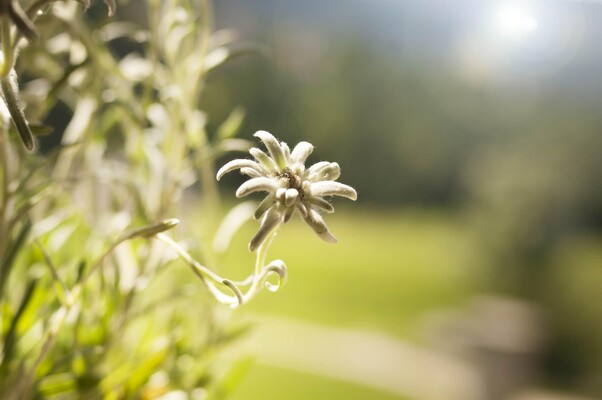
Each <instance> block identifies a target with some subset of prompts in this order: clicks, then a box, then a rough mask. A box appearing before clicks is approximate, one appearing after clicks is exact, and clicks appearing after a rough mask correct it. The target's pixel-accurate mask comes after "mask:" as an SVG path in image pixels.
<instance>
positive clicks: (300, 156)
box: [291, 142, 314, 164]
mask: <svg viewBox="0 0 602 400" xmlns="http://www.w3.org/2000/svg"><path fill="white" fill-rule="evenodd" d="M312 151H314V146H313V145H312V144H311V143H308V142H299V143H297V145H296V146H295V148H294V149H293V152H292V153H291V162H293V163H295V162H298V163H301V164H304V163H305V160H307V157H309V155H310V154H311V153H312Z"/></svg>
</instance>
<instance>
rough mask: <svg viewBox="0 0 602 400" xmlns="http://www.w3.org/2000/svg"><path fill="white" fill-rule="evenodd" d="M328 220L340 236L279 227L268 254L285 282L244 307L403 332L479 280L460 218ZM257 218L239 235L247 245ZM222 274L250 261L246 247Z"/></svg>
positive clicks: (368, 215) (367, 215)
mask: <svg viewBox="0 0 602 400" xmlns="http://www.w3.org/2000/svg"><path fill="white" fill-rule="evenodd" d="M327 217H328V223H329V226H330V228H331V230H332V231H333V232H334V233H335V235H337V237H338V239H339V243H338V244H337V245H330V244H327V243H323V242H321V241H320V239H318V238H317V237H316V236H315V235H314V233H313V232H312V231H311V229H309V228H308V227H306V226H305V225H304V224H303V223H301V222H299V221H294V222H292V223H290V224H287V225H286V226H284V227H283V228H282V230H281V232H280V233H279V235H278V236H277V237H276V239H275V243H274V245H273V247H272V249H271V251H270V254H269V259H270V260H271V259H275V258H282V259H283V260H285V262H286V264H287V266H288V271H289V281H288V283H287V285H285V286H284V287H283V288H282V289H281V291H280V292H278V293H276V294H271V293H269V292H265V293H262V294H261V295H260V296H259V297H258V298H257V299H256V300H255V301H254V302H253V303H252V304H250V305H249V306H248V308H247V310H250V311H253V312H258V313H267V314H272V315H276V316H285V317H287V318H299V319H302V320H307V321H310V322H315V323H321V324H326V325H334V326H337V327H348V328H369V329H374V330H379V331H383V332H387V333H389V334H392V335H395V336H399V337H407V336H408V335H410V334H411V333H412V331H413V328H414V326H413V324H414V322H415V321H416V319H417V318H420V317H421V316H422V315H423V314H424V313H425V312H428V311H430V310H433V309H435V308H439V307H450V306H453V305H455V304H458V303H460V302H462V301H463V299H465V298H466V296H467V295H469V294H470V293H472V292H473V291H474V289H475V286H477V283H478V281H479V279H480V272H479V261H478V260H479V258H478V256H479V255H478V252H477V249H475V248H474V246H473V242H472V241H471V238H470V232H469V231H468V229H466V228H464V226H463V225H462V223H461V222H459V221H457V220H455V219H453V218H450V217H448V216H444V215H442V214H439V213H437V212H426V211H416V212H405V213H402V212H398V213H380V212H363V213H362V212H359V213H358V212H353V213H350V212H341V213H338V214H334V215H329V216H327ZM255 228H256V225H252V226H248V227H247V228H246V229H244V230H243V231H242V232H240V234H238V235H237V236H236V240H235V243H234V244H233V248H245V247H246V241H247V240H248V238H249V237H250V236H251V235H252V233H253V229H255ZM224 261H225V262H224V264H225V266H226V269H225V270H226V271H227V272H226V275H229V274H234V275H237V276H242V274H244V273H245V271H246V273H248V272H249V271H250V269H251V268H252V262H253V257H252V255H250V254H248V252H246V251H240V252H231V253H230V254H229V255H228V256H227V257H226V258H225V260H224Z"/></svg>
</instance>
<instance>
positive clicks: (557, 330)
mask: <svg viewBox="0 0 602 400" xmlns="http://www.w3.org/2000/svg"><path fill="white" fill-rule="evenodd" d="M259 3H260V5H256V7H253V6H248V5H242V4H240V3H239V2H236V1H231V2H229V3H228V4H225V5H223V11H224V14H228V16H229V17H230V18H231V19H234V20H236V17H237V16H238V15H239V14H237V10H238V12H239V13H240V15H243V14H244V15H245V16H247V17H248V16H249V15H252V16H253V18H255V19H253V21H255V22H254V23H250V24H249V26H250V27H248V29H249V31H250V32H252V33H253V35H255V37H257V38H258V40H259V41H261V42H264V43H266V44H268V45H269V46H270V48H271V52H269V53H268V54H267V56H266V57H252V58H247V59H245V60H241V61H239V62H238V63H232V64H230V65H229V66H228V67H227V68H224V69H222V70H221V71H219V73H217V74H215V75H213V76H212V77H211V79H209V81H208V87H207V93H208V98H210V99H211V101H206V104H205V105H206V107H207V109H208V110H211V112H212V113H213V114H215V115H220V113H221V115H225V114H224V111H222V110H223V109H224V106H225V105H227V104H232V103H234V104H241V105H242V106H244V107H245V108H246V109H247V111H248V118H247V120H246V121H245V125H244V126H245V127H249V129H250V130H252V129H255V128H258V127H262V129H268V130H274V131H278V132H282V138H283V139H284V140H287V141H290V142H294V141H295V140H298V139H299V138H300V137H303V138H307V139H308V140H310V141H311V142H312V143H314V144H315V145H316V154H317V156H318V157H324V155H325V154H328V156H329V157H333V158H336V159H337V160H338V161H340V163H341V165H343V167H344V168H343V176H344V177H345V179H346V180H347V181H348V182H349V183H350V184H352V185H353V186H354V187H355V188H357V189H358V193H359V198H360V202H362V203H364V204H365V205H368V204H370V206H372V207H378V208H381V207H384V208H385V209H396V208H399V207H412V208H415V207H418V208H424V207H427V208H430V207H435V208H437V209H438V210H443V211H442V212H443V214H450V215H455V216H461V219H462V221H463V223H464V224H466V225H467V226H469V227H470V229H471V230H472V231H473V232H474V235H473V237H472V238H471V239H470V242H469V245H468V246H473V247H476V248H479V253H480V254H481V256H480V257H481V268H482V269H483V272H482V276H486V277H488V278H487V280H485V281H483V282H482V283H483V285H484V286H483V287H484V289H487V290H492V291H495V292H502V293H507V294H511V295H515V296H519V297H522V298H526V299H529V300H532V301H535V302H537V303H539V304H540V305H542V306H543V308H544V309H545V310H547V311H549V313H550V315H549V316H548V317H549V319H550V321H551V322H552V325H551V326H552V328H553V329H552V331H551V332H550V334H551V337H552V338H551V341H550V343H549V350H548V353H547V355H548V358H547V359H546V362H545V371H546V374H547V375H546V376H547V377H548V381H549V384H550V385H551V386H562V387H565V388H569V389H571V388H573V389H576V390H580V391H582V392H584V393H589V394H591V395H594V396H600V395H602V392H601V389H600V387H599V385H596V384H595V382H596V379H597V378H596V377H598V378H599V376H600V375H599V371H600V367H599V365H598V364H599V363H598V362H597V361H595V360H600V359H602V353H601V352H600V349H599V339H598V338H599V334H598V332H599V329H600V327H602V318H601V317H600V313H599V312H598V311H599V310H597V305H596V303H597V302H596V301H595V300H593V298H592V297H591V296H592V294H593V293H597V292H598V291H599V290H602V286H601V283H600V282H599V280H598V279H597V278H596V273H597V272H596V271H598V272H599V271H600V268H601V266H602V264H601V263H600V258H599V256H596V255H592V256H591V257H590V256H588V255H587V254H590V253H591V252H592V249H594V248H595V247H596V245H595V244H594V245H592V246H591V247H589V249H586V248H585V247H578V248H574V247H573V245H572V243H573V242H574V240H576V239H575V238H581V237H586V238H594V239H593V241H594V243H598V242H599V239H596V238H598V237H600V235H602V180H601V179H600V149H601V148H602V135H601V134H600V129H601V127H602V119H601V118H600V114H599V112H598V108H599V107H598V105H599V102H600V100H601V99H602V97H601V96H600V93H596V92H595V88H598V87H599V86H598V82H599V81H600V79H599V77H600V64H599V59H597V58H596V56H597V55H598V53H597V52H596V51H594V50H593V48H594V47H596V43H597V40H598V37H599V35H598V34H597V32H598V31H597V29H598V28H597V27H598V26H599V24H598V22H599V18H600V17H601V16H602V13H601V8H600V6H599V5H595V4H587V5H585V4H583V5H582V4H576V3H574V2H571V3H570V4H568V3H567V4H564V3H562V4H560V2H559V3H558V4H556V3H554V4H553V5H551V4H550V3H549V2H548V3H546V2H539V3H538V5H540V6H541V10H540V11H541V13H542V15H545V16H547V17H550V21H547V22H549V23H550V24H552V22H554V21H553V13H554V12H556V13H559V14H561V15H563V16H565V17H566V18H564V19H562V21H564V22H562V21H561V22H559V21H560V20H558V21H555V22H559V24H560V25H559V26H561V27H562V26H568V25H569V24H570V23H574V24H575V26H576V27H578V28H579V33H580V34H582V35H583V37H580V38H581V40H582V41H581V42H579V43H580V44H581V46H582V47H579V48H578V49H577V50H574V52H573V53H570V55H568V53H562V52H560V50H559V51H558V54H563V55H564V57H567V59H563V60H562V63H564V64H562V65H566V68H564V69H563V68H558V67H557V65H553V61H554V60H549V63H548V64H550V65H547V66H546V68H547V69H546V71H552V72H546V73H541V74H540V75H537V72H536V71H535V72H534V71H531V70H530V69H529V68H530V67H532V65H528V63H527V62H525V63H524V64H520V63H518V62H517V64H518V66H516V67H515V69H511V68H510V69H509V70H508V71H505V75H504V73H497V72H494V73H492V74H491V76H487V75H486V74H485V75H484V77H483V76H481V75H479V72H480V71H479V70H477V71H474V72H473V71H471V70H468V71H463V70H462V69H461V68H459V67H458V65H457V64H456V63H455V61H456V60H455V59H454V58H453V55H452V51H458V48H453V49H448V48H445V47H444V46H445V45H443V44H442V43H448V42H450V43H452V42H453V40H451V39H450V40H449V41H448V42H447V41H445V40H443V39H442V36H443V35H445V34H449V35H452V36H453V35H454V34H458V32H464V31H469V30H470V29H469V27H466V26H461V22H466V21H464V20H462V19H461V17H459V15H463V14H462V13H464V11H463V10H468V9H472V7H473V6H474V5H475V3H474V2H468V1H467V2H463V1H461V2H456V3H454V5H451V3H450V5H449V6H447V5H445V4H441V3H440V2H430V1H425V2H422V3H421V4H420V5H418V4H417V3H414V2H400V3H403V4H400V5H399V6H398V7H397V8H396V6H393V5H392V4H390V3H386V4H385V2H383V3H382V4H381V3H378V4H374V5H373V6H366V7H364V6H363V5H361V4H360V3H359V2H349V4H348V7H347V8H346V9H345V10H338V11H336V12H335V13H334V14H333V13H332V12H331V11H332V9H331V8H329V7H330V6H329V5H328V4H330V3H328V4H315V3H311V4H307V7H306V8H304V9H303V10H301V9H299V8H296V7H295V6H294V5H293V3H292V2H285V4H286V5H281V6H280V7H277V10H278V11H272V13H271V14H270V13H268V12H266V9H265V7H267V6H266V2H259ZM409 3H411V5H408V4H409ZM331 6H332V4H331ZM262 7H263V8H262ZM448 7H451V8H453V7H455V8H454V13H445V10H448ZM475 7H476V6H475ZM478 7H486V6H483V5H479V6H478ZM478 7H477V8H478ZM370 8H372V10H370V12H368V9H370ZM389 9H390V10H391V11H390V12H391V13H392V15H391V16H388V15H385V14H386V12H387V11H385V10H389ZM400 9H403V10H404V11H406V12H407V14H403V13H401V12H399V13H398V14H394V13H395V12H397V11H399V10H400ZM416 9H419V10H420V12H423V13H424V15H419V16H417V14H420V12H416V13H414V14H413V11H416ZM440 9H441V10H443V11H441V10H440ZM270 10H272V9H270ZM349 10H352V11H349ZM360 10H364V11H363V12H364V13H365V15H363V14H362V16H361V17H358V18H357V19H356V20H354V19H352V18H347V17H348V16H349V15H350V14H353V11H355V13H356V14H358V15H359V14H361V13H362V11H360ZM393 10H395V11H393ZM339 11H340V14H342V15H343V16H341V17H340V19H336V20H334V18H333V15H337V17H338V16H339ZM372 11H373V13H372ZM448 11H449V10H448ZM254 12H255V14H254ZM438 12H439V13H440V15H439V14H437V13H438ZM310 16H311V17H310ZM420 17H424V19H420ZM287 18H288V19H287ZM330 19H333V20H332V21H331V22H332V23H330ZM413 19H416V21H414V20H413ZM226 20H227V19H226ZM393 20H395V24H397V25H391V26H389V25H386V24H387V23H388V22H391V23H392V21H393ZM257 21H259V22H257ZM300 21H302V22H300ZM308 21H311V23H312V24H313V25H311V26H312V30H309V29H306V27H305V26H304V25H303V23H305V22H308ZM358 21H359V22H358ZM441 21H443V23H444V26H443V27H440V26H439V25H438V24H439V22H441ZM458 21H461V22H458ZM574 21H578V22H574ZM473 22H474V21H473ZM429 23H430V24H429ZM370 24H372V25H370ZM454 24H457V26H456V25H454ZM562 24H564V25H562ZM449 26H455V28H453V29H455V30H453V31H451V30H446V29H448V28H449ZM546 28H547V29H553V28H549V27H547V26H546ZM450 29H451V28H450ZM575 29H577V28H575ZM383 32H387V33H389V34H393V33H392V32H394V34H398V35H399V36H404V35H405V36H412V34H413V35H414V38H415V37H420V40H419V41H418V40H417V41H416V43H410V44H408V43H409V42H411V40H412V39H407V38H406V40H398V41H397V42H396V41H394V40H390V41H388V42H386V41H383V40H382V38H383V36H385V35H386V33H383ZM571 33H574V32H571ZM458 35H459V34H458ZM474 35H476V33H474ZM575 35H576V34H575ZM454 38H455V37H454ZM470 39H473V38H472V37H470ZM564 39H566V40H567V43H568V41H569V39H571V40H573V39H574V38H573V37H571V38H568V37H565V38H564ZM469 43H472V42H469ZM571 43H572V42H571ZM565 45H566V46H568V45H567V44H565V43H564V42H562V43H560V42H558V41H556V42H554V43H552V44H549V45H548V47H549V48H552V49H562V48H563V46H565ZM588 46H589V47H588ZM500 47H501V46H500ZM525 47H526V46H525ZM483 50H484V51H483V54H478V53H477V54H473V57H475V59H474V60H473V61H474V62H475V63H476V65H481V64H479V62H481V61H482V60H484V61H482V62H483V63H485V64H486V63H487V62H491V60H487V59H486V57H487V56H488V55H489V49H483ZM503 50H504V51H507V53H506V55H508V54H510V53H511V52H510V51H509V50H507V49H503ZM492 51H493V50H492ZM492 51H491V52H492ZM500 51H501V50H500ZM537 51H541V52H540V53H537ZM545 51H547V52H548V53H551V52H552V51H555V50H548V49H547V48H537V49H535V50H534V51H533V54H532V55H531V54H529V55H527V56H524V58H525V59H527V58H528V61H530V60H536V59H537V57H538V56H542V54H543V53H544V52H545ZM454 54H455V53H454ZM542 58H544V59H545V54H543V56H542ZM596 60H597V61H596ZM493 62H494V63H495V62H499V63H501V64H503V63H506V64H511V62H510V61H507V60H503V59H502V57H501V56H500V57H499V61H498V59H494V61H493ZM536 62H539V61H534V62H533V63H536ZM241 66H244V68H241ZM496 67H497V66H496ZM500 68H502V67H500ZM588 68H589V69H588ZM493 69H494V70H495V71H498V70H496V69H495V67H493ZM580 71H582V72H583V75H580V73H581V72H580ZM586 71H587V72H586ZM592 71H595V72H592ZM590 72H591V74H590ZM529 73H531V74H532V76H530V75H529ZM586 87H587V89H586ZM588 90H589V91H588ZM366 226H370V225H366ZM374 229H381V228H376V227H374ZM391 229H392V230H391V232H390V233H391V237H397V235H400V234H401V233H400V231H401V230H403V228H401V227H399V226H397V227H396V228H391ZM362 230H364V229H362ZM418 232H420V230H419V229H418ZM356 234H357V235H358V237H359V235H360V234H359V233H356ZM417 235H418V236H420V234H419V233H417ZM375 237H377V236H372V235H371V236H370V238H367V239H365V240H368V241H370V240H371V239H373V238H375ZM350 240H352V241H353V239H350ZM382 240H385V242H384V243H386V244H384V243H383V244H382V245H383V246H385V247H386V246H390V247H391V246H396V244H394V240H393V239H392V240H386V239H382ZM405 240H408V239H407V238H406V239H405ZM409 240H412V239H409ZM416 240H418V239H416ZM424 240H425V242H427V243H429V244H432V241H433V239H432V238H425V239H424ZM361 243H362V244H364V245H366V247H369V248H372V249H373V248H380V247H379V243H372V242H369V243H370V244H368V242H361ZM358 245H359V244H358ZM425 246H426V244H425ZM567 248H570V249H572V250H570V251H569V253H570V256H569V255H567V254H566V253H565V250H566V249H567ZM566 251H568V250H566ZM351 254H352V253H350V255H349V258H350V259H352V258H354V257H361V256H360V255H356V256H353V255H351ZM379 254H383V255H384V254H386V256H383V258H388V259H391V260H398V259H399V260H408V258H407V256H406V255H395V253H394V252H393V251H391V250H390V248H389V249H387V250H386V249H381V251H380V252H379ZM561 254H562V255H561ZM400 268H402V267H400ZM485 282H486V283H485ZM376 296H377V297H378V295H376ZM381 304H384V302H381ZM392 304H395V306H396V307H404V306H403V304H407V302H401V301H396V302H393V303H392ZM400 304H401V305H400ZM293 306H294V305H293ZM384 308H386V307H384ZM299 312H303V311H301V310H300V311H299ZM343 314H344V312H342V314H341V315H343ZM335 315H337V316H340V315H339V314H337V313H335ZM389 318H391V319H395V318H396V317H394V316H390V317H389ZM586 376H587V378H586ZM579 377H582V378H583V379H582V380H579V379H578V378H579ZM599 381H600V380H599V379H598V382H599Z"/></svg>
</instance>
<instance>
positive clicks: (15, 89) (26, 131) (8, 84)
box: [0, 69, 34, 151]
mask: <svg viewBox="0 0 602 400" xmlns="http://www.w3.org/2000/svg"><path fill="white" fill-rule="evenodd" d="M0 88H1V89H2V90H1V91H0V93H1V94H2V98H3V99H4V102H5V103H6V107H7V108H8V111H9V112H10V116H11V118H12V120H13V122H14V124H15V127H16V128H17V132H18V133H19V136H20V137H21V141H22V142H23V145H25V148H26V149H27V150H30V151H31V150H33V147H34V142H33V134H32V133H31V129H30V128H29V123H28V122H27V118H25V113H24V112H23V105H22V104H21V100H20V98H19V86H18V84H17V73H16V72H15V70H14V69H11V71H10V75H9V76H8V77H6V78H2V79H1V80H0Z"/></svg>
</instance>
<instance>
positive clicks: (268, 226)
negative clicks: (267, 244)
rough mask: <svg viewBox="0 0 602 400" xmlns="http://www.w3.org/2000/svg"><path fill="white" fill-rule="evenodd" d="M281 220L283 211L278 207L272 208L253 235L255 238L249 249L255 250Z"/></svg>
mask: <svg viewBox="0 0 602 400" xmlns="http://www.w3.org/2000/svg"><path fill="white" fill-rule="evenodd" d="M281 222H282V213H281V212H280V210H278V208H276V207H272V208H270V210H269V211H268V212H267V213H266V214H265V217H263V220H262V221H261V227H259V230H258V231H257V233H256V234H255V236H253V239H251V242H250V243H249V250H250V251H255V250H256V249H257V248H258V247H259V246H260V245H261V244H262V243H263V242H264V241H265V239H266V238H267V237H268V235H269V234H270V233H271V232H272V231H273V230H274V229H276V227H277V226H278V225H280V223H281Z"/></svg>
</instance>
